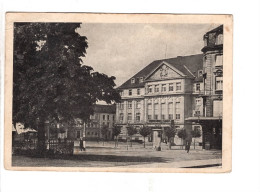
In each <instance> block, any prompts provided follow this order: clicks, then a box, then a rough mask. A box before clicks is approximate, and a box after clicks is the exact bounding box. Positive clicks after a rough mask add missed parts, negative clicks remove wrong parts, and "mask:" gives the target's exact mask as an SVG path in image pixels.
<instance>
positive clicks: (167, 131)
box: [165, 127, 176, 149]
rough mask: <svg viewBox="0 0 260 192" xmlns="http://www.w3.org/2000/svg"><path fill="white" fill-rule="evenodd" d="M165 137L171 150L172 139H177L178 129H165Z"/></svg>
mask: <svg viewBox="0 0 260 192" xmlns="http://www.w3.org/2000/svg"><path fill="white" fill-rule="evenodd" d="M165 135H166V137H167V138H168V145H169V149H171V138H173V137H175V135H176V129H175V128H172V127H167V128H166V129H165Z"/></svg>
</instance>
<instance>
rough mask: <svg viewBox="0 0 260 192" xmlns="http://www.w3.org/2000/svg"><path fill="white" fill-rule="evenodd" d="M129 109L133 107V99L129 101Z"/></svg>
mask: <svg viewBox="0 0 260 192" xmlns="http://www.w3.org/2000/svg"><path fill="white" fill-rule="evenodd" d="M128 109H132V101H128Z"/></svg>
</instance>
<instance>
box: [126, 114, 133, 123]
mask: <svg viewBox="0 0 260 192" xmlns="http://www.w3.org/2000/svg"><path fill="white" fill-rule="evenodd" d="M127 120H128V121H131V120H132V113H128V115H127Z"/></svg>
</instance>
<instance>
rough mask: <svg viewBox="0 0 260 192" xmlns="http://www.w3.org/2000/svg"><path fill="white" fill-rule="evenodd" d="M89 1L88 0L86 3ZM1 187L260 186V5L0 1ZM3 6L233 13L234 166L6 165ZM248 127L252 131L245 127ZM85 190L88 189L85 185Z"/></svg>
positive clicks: (134, 188)
mask: <svg viewBox="0 0 260 192" xmlns="http://www.w3.org/2000/svg"><path fill="white" fill-rule="evenodd" d="M83 2H85V3H83ZM0 8H1V9H2V11H1V18H0V19H1V21H0V23H1V44H0V46H1V50H0V51H1V121H0V122H1V139H0V142H1V170H0V173H1V184H0V187H1V191H4V192H6V191H27V192H30V191H55V190H56V191H81V190H84V189H85V190H86V191H122V190H124V191H166V190H167V191H168V190H170V191H260V184H259V183H260V182H259V180H260V172H259V170H260V163H259V162H260V149H259V146H260V142H259V141H260V139H259V135H260V132H259V130H260V128H259V123H258V120H259V117H260V114H259V106H260V105H259V104H260V103H259V98H260V90H259V89H260V86H259V71H260V69H259V68H260V66H259V65H260V62H259V53H260V49H259V44H260V39H259V37H260V21H259V19H260V15H259V13H260V5H259V1H258V0H250V1H235V0H234V1H232V0H230V1H226V0H218V1H212V2H210V1H208V0H205V1H193V0H190V1H187V0H181V1H171V0H168V1H163V0H161V1H146V2H145V1H144V2H141V1H140V0H139V1H138V0H136V1H134V0H131V1H127V2H125V1H119V0H118V1H113V0H112V1H111V0H110V1H97V0H96V1H93V2H87V1H75V2H74V1H66V2H64V1H60V2H56V3H55V2H54V1H47V0H45V1H10V0H9V1H8V0H7V1H5V4H4V5H2V6H1V4H0ZM5 11H39V12H40V11H60V12H63V11H68V12H122V13H124V12H125V13H127V12H146V13H149V12H153V13H160V12H163V13H223V14H225V13H228V14H233V15H234V30H233V31H234V65H233V72H234V84H233V85H234V89H233V90H234V100H233V106H234V110H233V117H234V118H233V166H232V172H231V173H229V174H186V173H185V174H176V173H174V174H149V173H145V174H140V173H132V174H126V173H53V172H14V171H6V170H4V168H3V150H2V149H3V98H2V97H3V71H4V70H3V60H4V56H3V54H2V53H3V39H4V12H5ZM247 130H249V131H247ZM85 190H84V191H85Z"/></svg>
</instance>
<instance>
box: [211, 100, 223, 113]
mask: <svg viewBox="0 0 260 192" xmlns="http://www.w3.org/2000/svg"><path fill="white" fill-rule="evenodd" d="M222 114H223V101H222V100H214V101H213V117H219V116H222Z"/></svg>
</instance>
